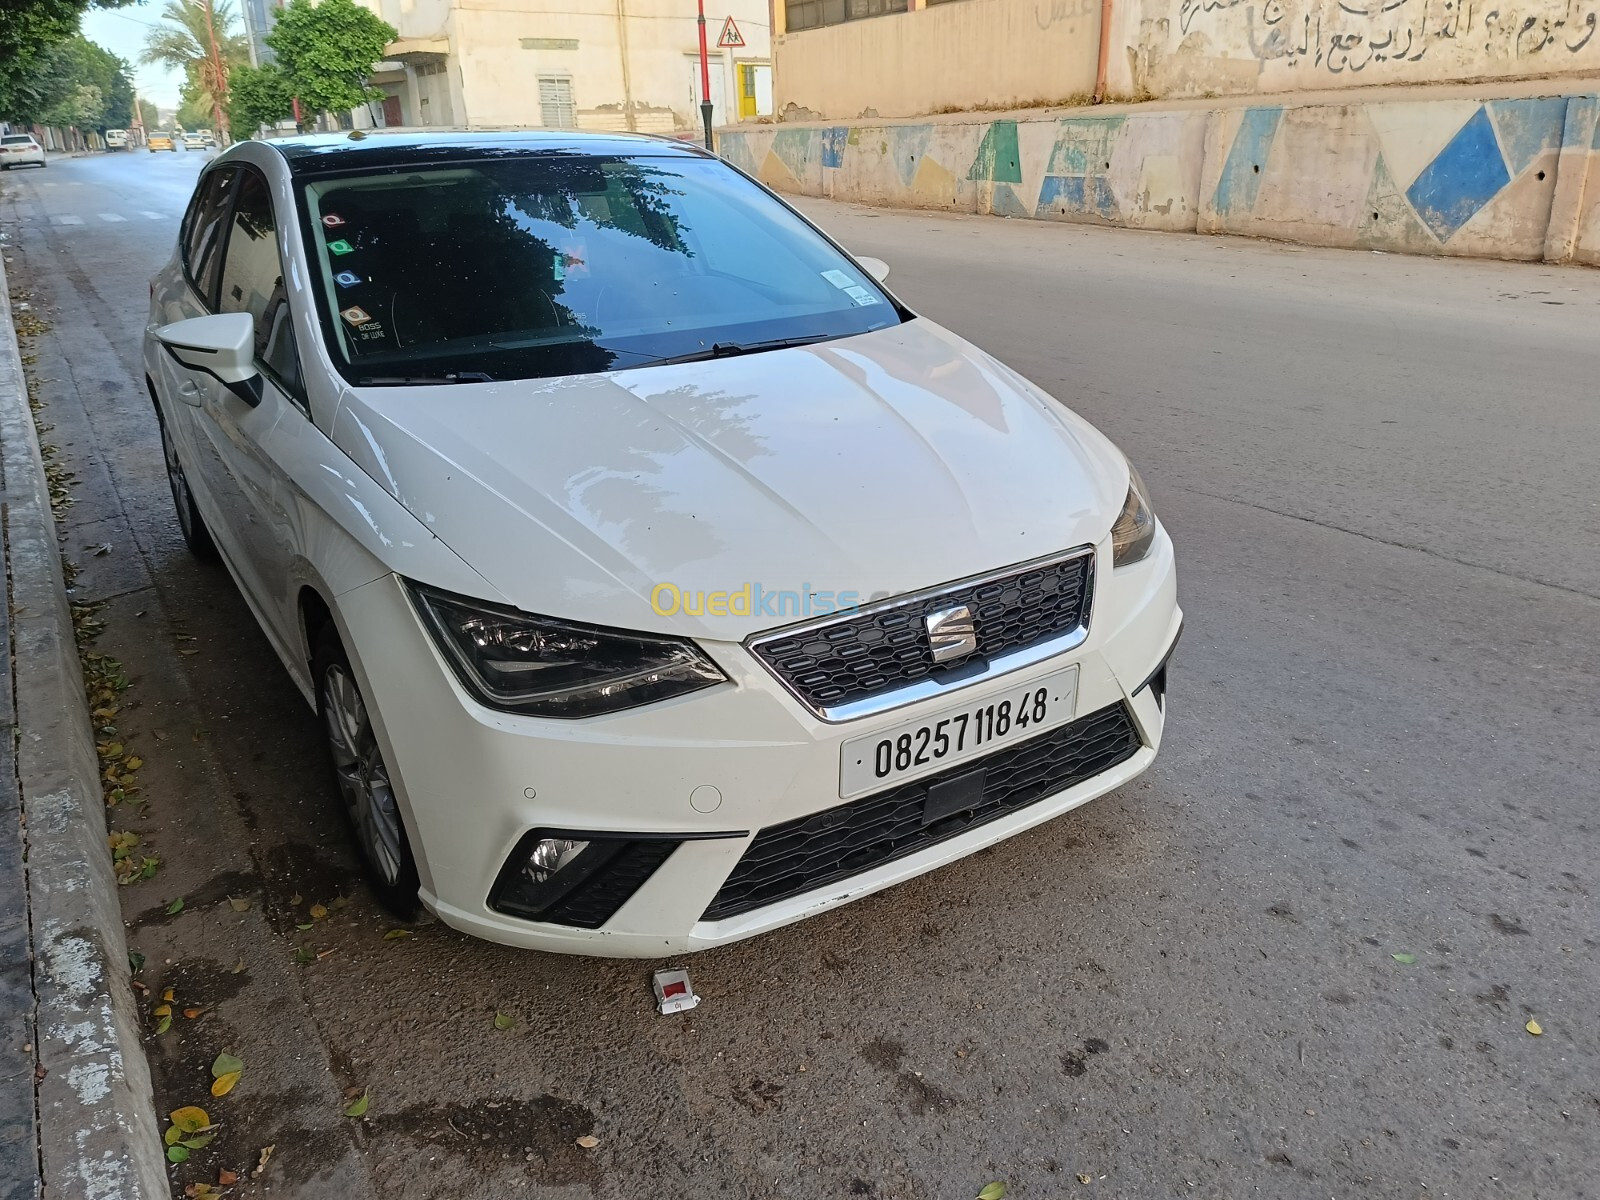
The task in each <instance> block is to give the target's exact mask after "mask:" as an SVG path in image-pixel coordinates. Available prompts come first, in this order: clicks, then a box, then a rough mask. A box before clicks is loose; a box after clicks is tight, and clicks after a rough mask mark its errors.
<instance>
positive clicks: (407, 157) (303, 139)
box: [265, 129, 711, 176]
mask: <svg viewBox="0 0 1600 1200" xmlns="http://www.w3.org/2000/svg"><path fill="white" fill-rule="evenodd" d="M265 144H266V145H269V146H272V147H274V148H275V149H276V150H277V151H278V152H279V153H280V154H282V155H283V157H284V158H285V159H286V160H287V161H288V164H289V170H290V172H291V173H292V174H294V175H296V176H299V175H315V174H321V173H323V172H325V171H349V170H361V169H363V168H369V167H380V168H381V167H396V166H408V165H412V164H422V163H430V162H456V161H460V160H461V159H463V158H477V157H500V156H508V155H516V156H521V155H547V154H548V155H573V156H585V157H587V156H596V157H605V158H611V157H622V158H668V157H670V158H709V157H711V156H710V155H709V154H708V153H707V152H706V151H705V150H702V149H701V148H700V147H699V146H697V145H694V144H692V143H689V142H684V141H679V140H677V139H674V138H659V137H650V136H648V135H642V134H631V133H580V132H578V131H575V130H570V129H529V130H506V131H485V130H451V129H357V130H352V131H351V132H349V133H323V134H310V135H304V136H296V137H287V138H271V139H268V140H267V142H266V143H265Z"/></svg>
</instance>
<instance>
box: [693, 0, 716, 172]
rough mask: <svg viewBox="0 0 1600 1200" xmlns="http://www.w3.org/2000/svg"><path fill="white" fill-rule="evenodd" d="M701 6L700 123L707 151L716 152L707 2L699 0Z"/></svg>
mask: <svg viewBox="0 0 1600 1200" xmlns="http://www.w3.org/2000/svg"><path fill="white" fill-rule="evenodd" d="M697 2H698V4H699V6H700V121H701V123H702V124H703V125H704V126H705V131H706V149H707V150H712V151H715V150H716V147H715V146H713V145H712V144H711V63H710V60H709V59H708V58H707V56H706V0H697Z"/></svg>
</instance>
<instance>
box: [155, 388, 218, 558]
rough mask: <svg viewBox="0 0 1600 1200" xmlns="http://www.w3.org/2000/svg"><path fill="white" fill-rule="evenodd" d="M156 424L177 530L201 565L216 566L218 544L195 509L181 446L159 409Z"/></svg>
mask: <svg viewBox="0 0 1600 1200" xmlns="http://www.w3.org/2000/svg"><path fill="white" fill-rule="evenodd" d="M156 424H157V425H159V426H160V427H161V456H162V458H164V459H165V460H166V463H167V486H168V487H170V488H171V489H172V507H173V508H174V509H176V510H177V513H178V528H179V529H180V530H181V531H182V532H183V542H184V545H186V546H188V547H189V553H190V554H192V555H194V556H195V557H196V558H198V559H199V560H200V561H201V562H203V563H214V562H216V561H217V558H218V555H217V544H216V542H214V541H212V540H211V531H210V530H209V529H207V528H206V523H205V519H204V518H203V517H201V515H200V510H199V509H198V508H196V507H195V506H194V495H193V494H192V493H191V492H190V491H189V478H188V476H186V475H185V474H184V473H183V464H182V463H181V462H179V461H178V447H177V446H176V445H175V444H174V443H173V440H172V434H170V433H169V432H167V422H166V421H165V419H163V418H162V417H161V415H160V410H157V414H156Z"/></svg>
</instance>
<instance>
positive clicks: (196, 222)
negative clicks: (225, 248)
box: [183, 168, 237, 308]
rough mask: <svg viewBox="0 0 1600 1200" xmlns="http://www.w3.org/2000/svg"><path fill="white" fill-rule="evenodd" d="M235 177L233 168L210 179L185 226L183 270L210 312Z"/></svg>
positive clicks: (215, 172)
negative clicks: (218, 248) (224, 224)
mask: <svg viewBox="0 0 1600 1200" xmlns="http://www.w3.org/2000/svg"><path fill="white" fill-rule="evenodd" d="M236 174H237V172H235V171H233V170H232V169H231V168H224V169H223V170H220V171H213V172H211V173H210V174H209V175H207V176H206V177H205V179H204V180H202V181H201V184H200V192H199V194H198V195H197V196H196V197H195V203H194V207H193V209H192V210H191V211H190V214H189V217H188V219H187V221H186V224H185V229H184V241H183V266H184V269H185V270H186V271H187V272H188V273H189V282H190V283H191V284H192V285H193V286H194V289H195V290H196V291H197V292H199V293H200V296H201V298H202V299H203V300H204V301H205V303H206V306H207V307H208V308H209V307H210V306H211V304H212V298H213V297H214V296H215V295H216V292H217V266H218V265H219V258H218V255H217V244H218V242H220V241H221V240H222V239H221V235H222V223H223V221H224V220H226V219H227V216H228V202H229V201H230V200H232V199H233V184H234V178H235V176H236Z"/></svg>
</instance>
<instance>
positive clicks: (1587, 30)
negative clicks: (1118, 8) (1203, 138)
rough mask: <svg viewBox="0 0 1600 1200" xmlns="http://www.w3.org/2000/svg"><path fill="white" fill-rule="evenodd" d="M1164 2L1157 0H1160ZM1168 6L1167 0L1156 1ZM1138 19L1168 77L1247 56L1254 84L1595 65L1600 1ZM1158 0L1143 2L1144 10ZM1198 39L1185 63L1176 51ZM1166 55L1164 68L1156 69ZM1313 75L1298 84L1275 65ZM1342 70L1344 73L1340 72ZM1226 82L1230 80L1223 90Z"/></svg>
mask: <svg viewBox="0 0 1600 1200" xmlns="http://www.w3.org/2000/svg"><path fill="white" fill-rule="evenodd" d="M1157 2H1158V3H1159V2H1161V0H1157ZM1164 2H1165V3H1167V4H1171V3H1173V0H1164ZM1175 3H1176V7H1175V8H1168V9H1167V10H1166V12H1167V15H1166V16H1165V17H1164V19H1161V20H1157V21H1154V22H1152V21H1150V20H1148V19H1147V20H1146V21H1145V23H1144V37H1145V39H1146V41H1147V46H1146V51H1147V54H1148V57H1149V61H1150V62H1151V63H1152V65H1153V66H1154V67H1156V68H1157V70H1156V74H1157V76H1158V79H1160V80H1161V82H1163V83H1165V84H1167V85H1168V86H1166V87H1158V88H1157V89H1156V90H1157V91H1174V92H1182V91H1195V90H1201V89H1204V88H1206V87H1208V86H1214V85H1210V84H1208V83H1207V82H1206V80H1205V79H1204V78H1203V74H1204V71H1205V67H1204V64H1205V63H1207V62H1210V63H1214V62H1215V61H1216V60H1217V59H1218V58H1222V59H1235V58H1239V57H1242V56H1244V55H1248V57H1249V58H1252V59H1254V60H1255V62H1256V64H1257V69H1258V72H1259V73H1260V75H1261V76H1262V78H1261V80H1260V82H1259V90H1276V89H1278V88H1281V89H1283V90H1293V89H1294V88H1295V87H1297V86H1298V87H1312V86H1326V85H1327V83H1328V82H1330V81H1329V80H1328V77H1329V76H1333V77H1336V78H1335V79H1334V80H1332V82H1356V80H1352V79H1349V78H1348V77H1349V76H1352V75H1360V74H1361V73H1362V72H1367V73H1368V74H1367V75H1366V76H1365V78H1364V79H1363V80H1361V82H1374V81H1376V82H1385V83H1400V82H1445V81H1449V80H1455V79H1474V78H1482V77H1485V76H1494V77H1502V78H1517V77H1525V76H1542V75H1552V74H1559V73H1561V72H1564V71H1573V70H1585V69H1591V68H1593V67H1595V66H1596V65H1600V39H1597V38H1596V36H1595V34H1596V28H1597V25H1600V0H1175ZM1154 7H1156V3H1149V4H1147V7H1146V10H1145V11H1146V16H1147V18H1148V16H1149V15H1150V13H1151V11H1152V9H1153V8H1154ZM1194 45H1199V46H1202V47H1204V49H1203V50H1201V51H1198V52H1197V54H1196V57H1197V58H1198V57H1199V56H1200V55H1203V56H1204V58H1203V59H1202V60H1201V61H1200V62H1196V63H1194V64H1192V65H1190V64H1187V63H1185V62H1184V61H1183V55H1182V54H1181V53H1180V51H1182V50H1186V49H1189V48H1190V47H1191V46H1194ZM1163 60H1166V62H1167V64H1168V69H1167V70H1166V71H1164V72H1163V71H1161V70H1160V67H1161V64H1162V62H1163ZM1290 69H1292V70H1294V72H1295V74H1297V75H1300V76H1306V75H1315V76H1317V77H1320V78H1321V79H1322V82H1321V83H1317V82H1315V80H1313V79H1308V78H1302V79H1301V80H1300V82H1298V83H1296V82H1295V81H1294V80H1293V78H1292V77H1286V76H1284V75H1283V74H1282V72H1284V71H1287V70H1290ZM1339 76H1344V77H1346V78H1345V79H1338V78H1337V77H1339ZM1226 90H1234V89H1233V88H1227V89H1226Z"/></svg>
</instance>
